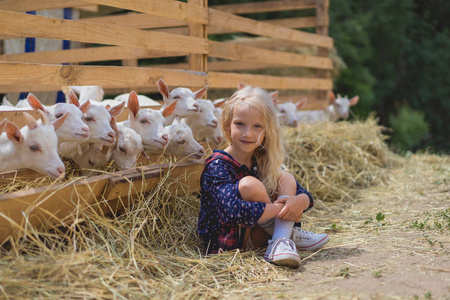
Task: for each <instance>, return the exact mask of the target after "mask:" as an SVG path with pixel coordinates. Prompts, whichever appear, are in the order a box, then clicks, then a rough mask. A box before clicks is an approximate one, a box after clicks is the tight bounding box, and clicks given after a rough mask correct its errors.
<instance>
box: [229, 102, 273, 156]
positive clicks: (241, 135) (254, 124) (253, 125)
mask: <svg viewBox="0 0 450 300" xmlns="http://www.w3.org/2000/svg"><path fill="white" fill-rule="evenodd" d="M230 132H231V147H232V148H233V150H234V151H237V152H241V153H242V154H244V153H247V154H253V152H254V151H255V149H256V148H257V147H258V146H259V145H261V143H262V142H263V140H264V137H265V124H264V121H263V118H262V116H261V114H260V112H259V111H258V110H256V109H254V108H250V107H248V106H238V107H236V108H235V109H234V114H233V119H232V120H231V125H230Z"/></svg>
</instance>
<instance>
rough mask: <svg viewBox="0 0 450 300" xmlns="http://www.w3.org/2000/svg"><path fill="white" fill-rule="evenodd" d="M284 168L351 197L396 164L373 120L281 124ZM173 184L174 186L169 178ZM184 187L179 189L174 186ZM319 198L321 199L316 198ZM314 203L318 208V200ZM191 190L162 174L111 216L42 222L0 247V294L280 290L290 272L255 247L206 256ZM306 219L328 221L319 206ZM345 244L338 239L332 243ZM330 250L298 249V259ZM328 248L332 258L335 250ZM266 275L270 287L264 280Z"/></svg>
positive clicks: (339, 196) (320, 194) (124, 295)
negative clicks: (148, 189) (299, 125)
mask: <svg viewBox="0 0 450 300" xmlns="http://www.w3.org/2000/svg"><path fill="white" fill-rule="evenodd" d="M285 134H286V140H287V142H288V145H289V155H290V160H289V162H288V164H289V166H290V167H291V169H292V170H293V171H294V172H295V173H296V174H297V176H298V179H299V181H300V182H301V184H302V185H304V186H305V187H307V188H308V189H309V190H310V191H311V192H312V193H313V195H316V197H317V199H318V200H319V201H318V203H322V204H323V205H325V204H324V203H325V202H327V201H334V202H331V203H330V205H332V204H333V203H338V202H341V201H351V200H352V199H354V198H355V197H357V195H358V193H357V191H358V190H361V189H364V188H367V187H369V186H372V185H377V184H382V183H383V182H384V181H385V180H387V179H388V178H389V172H390V170H389V167H390V166H391V165H392V163H393V162H394V161H395V160H394V159H393V158H392V157H394V156H392V157H391V155H392V154H391V153H390V152H389V150H388V148H387V147H386V145H385V144H384V137H383V136H382V134H381V128H380V127H379V126H377V125H376V122H375V120H368V121H366V122H356V123H354V124H350V123H345V122H340V123H338V124H323V125H320V126H315V127H313V126H305V127H302V128H300V129H299V131H294V130H292V129H287V130H286V132H285ZM173 184H178V185H177V186H178V188H177V189H176V191H175V188H174V185H173ZM180 191H183V192H180ZM320 200H322V201H320ZM319 210H320V205H319ZM198 212H199V200H198V198H197V195H195V194H190V193H189V192H188V187H184V188H183V187H181V188H179V183H177V182H173V180H169V177H166V178H164V180H163V183H162V184H161V185H159V186H158V187H157V188H155V190H153V191H151V192H148V193H146V194H141V195H139V199H138V200H137V201H135V202H134V204H133V206H132V207H129V208H128V209H126V210H125V211H123V212H121V213H118V214H117V215H114V216H111V215H109V216H104V215H102V214H99V213H98V212H96V211H95V209H94V208H88V209H85V210H83V211H80V212H79V214H78V215H77V217H76V220H75V222H74V223H73V224H72V225H70V226H67V227H55V226H52V225H51V224H45V226H44V228H42V229H39V230H37V229H28V230H27V235H26V237H25V238H22V239H20V240H14V241H11V242H10V243H8V244H5V245H4V246H3V248H1V249H0V251H1V259H0V265H1V267H0V278H1V281H0V295H1V296H0V297H1V298H5V299H9V298H14V299H17V298H22V299H23V298H58V299H60V298H71V299H72V298H73V299H78V298H80V299H136V298H139V299H142V298H159V299H160V298H162V299H168V298H176V299H179V298H183V299H211V298H213V299H214V298H220V297H222V295H226V296H227V297H236V298H237V297H240V296H242V295H249V294H252V295H254V296H255V295H256V296H258V295H260V296H261V297H264V296H266V297H268V296H270V295H272V296H274V295H279V287H277V286H276V283H278V282H288V281H289V280H290V278H292V277H293V276H294V275H295V274H296V273H295V271H293V270H290V269H286V268H280V267H275V266H273V265H271V264H268V263H266V262H265V261H264V260H263V259H262V255H261V254H262V252H261V251H262V250H260V251H259V252H248V253H242V252H240V251H230V252H227V253H224V254H220V255H213V256H209V257H205V256H204V255H203V249H202V246H201V243H200V240H199V238H198V237H197V235H196V232H195V230H196V222H197V216H198ZM307 218H309V220H312V221H317V224H319V225H318V226H320V224H324V223H325V222H326V223H328V224H330V223H333V221H334V220H333V217H332V216H331V215H328V214H327V211H323V212H322V213H320V214H317V213H316V214H315V213H312V214H310V215H309V216H308V217H307ZM352 243H353V241H350V242H349V241H348V240H345V239H344V240H339V241H337V242H336V243H334V244H333V245H330V247H331V248H334V249H339V248H340V247H342V246H343V245H344V246H345V245H348V244H352ZM326 253H328V255H329V253H330V252H317V253H312V254H311V253H307V254H302V257H303V259H304V261H314V260H317V259H319V260H320V259H321V257H322V255H327V254H326ZM339 253H340V252H339V251H336V255H339ZM269 282H272V283H274V284H268V283H269Z"/></svg>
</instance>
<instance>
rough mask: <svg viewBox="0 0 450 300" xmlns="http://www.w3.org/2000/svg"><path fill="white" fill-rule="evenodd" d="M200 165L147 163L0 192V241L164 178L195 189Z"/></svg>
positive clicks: (126, 199) (103, 205) (127, 197)
mask: <svg viewBox="0 0 450 300" xmlns="http://www.w3.org/2000/svg"><path fill="white" fill-rule="evenodd" d="M202 169H203V162H202V163H199V162H198V161H192V162H190V161H187V162H180V163H176V164H162V165H150V166H144V167H139V168H136V169H132V170H124V171H119V172H115V173H111V174H103V175H99V176H92V177H89V178H80V179H77V180H74V181H73V182H63V183H55V184H52V185H49V186H44V187H38V188H30V189H26V190H23V191H18V192H14V193H9V194H6V195H0V243H3V242H5V241H6V240H7V239H8V238H9V237H10V236H15V237H20V236H22V235H23V234H24V232H23V231H21V230H20V228H25V227H28V228H29V227H30V226H31V227H36V228H39V227H40V225H41V224H42V223H43V222H44V221H45V222H50V223H52V224H54V225H57V226H61V225H64V226H69V225H70V223H71V222H72V221H73V220H74V219H75V216H74V214H75V213H76V212H77V211H80V210H83V209H95V210H98V209H100V210H102V211H103V212H110V210H111V208H112V207H113V208H114V209H121V208H122V207H123V204H129V203H130V201H133V199H135V198H138V197H133V195H140V194H142V193H143V192H146V191H149V190H151V189H152V188H154V187H155V186H156V185H157V184H160V183H162V182H164V180H169V181H170V180H173V181H175V183H176V186H178V187H179V188H182V189H184V190H185V191H195V190H198V188H199V183H200V173H201V170H202ZM164 174H168V177H167V178H168V179H166V176H164ZM109 185H110V187H109ZM181 185H182V186H181ZM176 186H175V188H174V190H176V189H177V188H176ZM186 187H189V188H186ZM124 191H129V193H125V192H124ZM117 198H119V199H120V200H117ZM108 202H112V203H113V205H111V204H110V203H108ZM119 203H121V204H122V205H119Z"/></svg>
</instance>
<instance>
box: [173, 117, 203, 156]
mask: <svg viewBox="0 0 450 300" xmlns="http://www.w3.org/2000/svg"><path fill="white" fill-rule="evenodd" d="M166 129H167V132H168V135H169V143H168V144H167V146H166V148H165V152H164V153H165V154H166V155H171V156H175V157H182V158H185V157H193V158H196V159H200V158H202V157H203V156H205V149H204V148H203V147H202V146H201V145H200V144H199V143H198V142H197V141H196V140H195V139H194V136H193V135H192V129H191V128H190V127H189V126H188V125H187V124H186V123H184V120H181V121H179V119H176V120H175V121H174V122H173V124H172V125H169V126H167V127H166Z"/></svg>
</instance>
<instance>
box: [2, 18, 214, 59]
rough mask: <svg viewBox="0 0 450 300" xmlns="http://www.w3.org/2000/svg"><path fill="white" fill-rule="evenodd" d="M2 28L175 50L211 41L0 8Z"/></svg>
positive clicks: (202, 49)
mask: <svg viewBox="0 0 450 300" xmlns="http://www.w3.org/2000/svg"><path fill="white" fill-rule="evenodd" d="M0 28H1V31H2V33H5V34H12V35H19V36H30V37H39V38H46V39H61V40H71V41H77V42H83V43H96V44H108V45H115V46H125V47H138V48H146V49H152V50H161V51H172V52H177V51H179V49H180V44H182V45H183V51H186V52H188V53H198V54H206V53H207V52H208V49H207V41H206V40H205V39H202V38H196V37H190V36H182V35H174V34H170V33H164V32H157V31H146V30H140V29H134V28H124V27H121V26H114V25H106V24H95V23H88V22H84V21H73V20H64V19H57V18H48V17H41V16H35V15H29V14H23V13H17V12H10V11H5V10H0Z"/></svg>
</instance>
